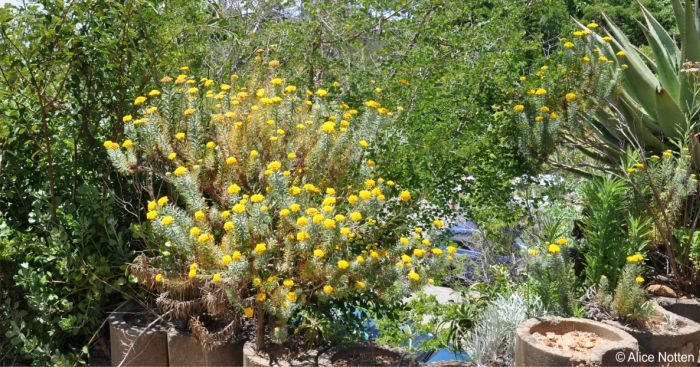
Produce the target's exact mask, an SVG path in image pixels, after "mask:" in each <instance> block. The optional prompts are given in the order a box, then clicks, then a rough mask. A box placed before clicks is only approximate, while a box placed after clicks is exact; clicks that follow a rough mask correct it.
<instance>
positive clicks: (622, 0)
mask: <svg viewBox="0 0 700 367" xmlns="http://www.w3.org/2000/svg"><path fill="white" fill-rule="evenodd" d="M571 2H572V3H573V2H576V3H578V4H576V5H575V9H574V12H573V13H572V15H573V16H575V17H576V18H578V19H583V20H585V21H586V22H590V21H597V22H601V21H602V15H601V13H605V15H606V16H608V17H609V18H610V19H611V20H612V21H614V22H615V23H616V24H620V29H621V30H622V31H623V32H624V33H625V34H626V35H627V36H628V37H629V39H630V41H631V42H632V44H633V45H637V46H639V45H643V44H644V43H645V42H646V38H645V35H644V31H643V29H642V28H640V27H639V23H640V22H641V23H643V22H644V14H643V13H642V11H641V9H640V8H639V7H638V6H635V4H634V3H631V2H629V1H627V0H577V1H571ZM640 3H641V4H642V5H643V6H644V7H646V8H647V9H648V10H649V12H650V13H652V14H653V15H654V17H656V19H658V21H659V23H660V24H661V25H662V26H663V27H664V28H665V29H668V30H669V31H672V32H673V33H674V34H677V33H678V28H677V26H676V22H675V17H674V14H673V7H672V6H671V0H641V1H640Z"/></svg>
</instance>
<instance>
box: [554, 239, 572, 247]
mask: <svg viewBox="0 0 700 367" xmlns="http://www.w3.org/2000/svg"><path fill="white" fill-rule="evenodd" d="M556 243H557V245H559V246H565V245H566V244H567V243H569V240H567V239H566V238H564V237H559V238H557V241H556Z"/></svg>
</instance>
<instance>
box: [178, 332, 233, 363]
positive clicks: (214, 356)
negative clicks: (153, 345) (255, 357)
mask: <svg viewBox="0 0 700 367" xmlns="http://www.w3.org/2000/svg"><path fill="white" fill-rule="evenodd" d="M244 342H245V341H244V340H239V341H235V342H230V343H226V344H224V345H221V346H219V347H217V348H215V349H214V350H210V351H209V350H205V349H204V348H203V347H202V345H201V344H200V343H199V342H198V341H197V340H196V339H195V338H194V337H193V336H192V334H190V333H187V332H181V331H178V330H175V329H174V328H172V329H170V330H169V331H168V363H169V366H171V367H174V366H181V367H185V366H242V365H243V344H244Z"/></svg>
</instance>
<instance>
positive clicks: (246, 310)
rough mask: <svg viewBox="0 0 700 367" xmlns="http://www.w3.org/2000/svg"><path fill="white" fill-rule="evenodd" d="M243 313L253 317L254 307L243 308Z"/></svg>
mask: <svg viewBox="0 0 700 367" xmlns="http://www.w3.org/2000/svg"><path fill="white" fill-rule="evenodd" d="M243 314H244V315H245V317H247V318H251V317H253V309H252V308H250V307H246V308H245V309H244V310H243Z"/></svg>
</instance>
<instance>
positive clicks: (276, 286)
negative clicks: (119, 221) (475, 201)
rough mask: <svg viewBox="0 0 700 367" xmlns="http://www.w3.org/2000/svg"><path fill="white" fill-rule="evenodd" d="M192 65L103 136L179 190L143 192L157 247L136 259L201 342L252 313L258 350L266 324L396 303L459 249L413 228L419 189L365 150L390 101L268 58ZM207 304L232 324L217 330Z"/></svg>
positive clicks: (143, 170)
mask: <svg viewBox="0 0 700 367" xmlns="http://www.w3.org/2000/svg"><path fill="white" fill-rule="evenodd" d="M187 72H188V69H187V68H186V67H183V68H182V74H180V75H178V76H177V77H175V78H171V77H164V78H163V79H162V80H161V84H162V86H161V87H160V88H158V89H153V90H151V91H150V92H149V93H147V94H146V95H144V96H139V97H137V98H136V99H135V100H134V106H135V109H136V110H137V112H136V113H135V114H133V115H127V116H124V117H123V118H122V120H123V122H124V133H125V135H126V139H125V140H124V141H123V142H121V143H117V142H112V141H106V142H105V144H104V145H105V148H106V149H107V150H108V153H109V157H110V159H111V160H112V162H113V164H114V166H115V167H116V168H117V169H118V170H119V171H120V172H121V173H123V174H125V175H134V176H136V177H139V178H141V179H145V180H153V181H157V180H162V181H163V182H164V183H166V184H167V187H169V188H170V189H171V190H172V191H171V192H172V193H171V194H170V195H167V196H162V197H160V198H157V195H155V194H152V196H153V200H151V201H149V202H148V203H147V207H146V208H145V209H144V212H145V213H146V214H145V215H146V217H147V219H148V220H149V221H150V226H149V227H148V228H150V230H151V231H152V233H153V234H154V235H155V236H156V238H158V239H159V241H158V243H159V248H158V249H157V250H158V254H157V255H154V256H151V257H146V256H145V255H141V256H139V257H138V258H137V260H136V261H135V262H134V264H132V270H133V271H134V273H135V274H136V275H137V277H138V278H139V281H140V282H141V283H142V284H144V285H146V286H148V287H150V288H152V289H155V290H157V291H159V292H160V297H159V299H158V304H159V305H160V306H161V307H162V308H163V311H165V312H170V313H171V314H172V315H174V316H177V317H181V318H188V319H189V325H190V328H191V329H192V331H193V332H194V333H195V335H196V336H198V338H200V341H203V342H204V344H205V345H209V346H213V345H216V344H218V343H220V342H222V341H225V340H226V339H228V338H229V337H230V336H232V335H233V334H235V333H236V332H237V331H238V330H240V328H241V327H242V325H243V324H245V319H246V318H251V319H255V324H256V325H257V334H256V342H257V343H258V347H259V348H260V347H261V346H262V343H263V341H264V335H265V333H266V335H267V336H268V337H269V339H270V340H272V341H274V342H278V343H281V342H284V341H285V340H287V337H288V336H289V335H290V332H297V331H299V330H303V329H305V327H306V325H304V320H303V318H301V319H300V318H299V317H297V316H295V315H300V314H302V313H303V312H301V311H303V310H305V311H310V312H307V313H311V314H314V313H316V314H318V313H321V312H322V311H324V310H325V311H327V310H328V309H329V308H330V309H332V308H334V307H342V306H343V305H347V303H348V302H351V301H352V300H356V299H372V300H373V301H374V304H375V305H378V307H379V306H381V304H383V302H394V301H396V300H397V299H401V297H403V296H405V295H406V294H408V293H409V292H411V291H412V290H415V289H418V288H419V287H421V286H422V285H423V284H424V283H425V282H428V281H432V280H431V279H430V276H431V275H430V274H431V273H430V270H429V269H433V268H435V267H436V266H441V265H442V264H446V263H448V262H449V261H451V260H452V255H453V254H454V253H455V252H456V249H455V248H454V247H448V248H445V249H442V248H439V247H436V246H434V245H433V244H431V242H430V240H429V236H428V235H427V228H426V229H423V228H413V229H409V228H408V224H407V221H406V217H407V215H408V214H409V213H410V211H411V208H412V204H413V203H414V202H415V198H414V197H413V196H412V194H411V192H410V191H409V190H408V189H406V188H404V187H401V185H400V184H399V183H396V182H393V181H391V180H390V179H385V178H382V177H377V175H376V174H375V162H374V161H373V160H371V159H368V157H367V156H366V151H365V149H366V148H367V147H368V146H369V145H370V144H372V141H373V139H374V138H375V135H376V132H377V131H378V130H379V129H380V128H381V127H382V125H383V124H385V123H386V122H387V121H390V120H391V119H392V115H393V113H392V112H391V111H390V110H389V109H388V108H386V107H383V106H382V105H381V104H380V103H379V102H377V101H373V100H370V101H366V102H365V103H364V105H363V106H349V105H347V104H345V103H343V102H339V101H337V100H335V99H334V98H333V97H334V96H335V95H339V93H340V88H339V86H338V85H337V84H334V86H332V87H331V88H329V89H322V88H319V89H315V90H306V89H302V88H297V87H296V86H294V85H288V84H286V83H285V81H284V80H283V79H282V78H281V77H279V62H278V61H276V60H272V61H269V62H263V61H262V56H259V57H258V58H257V62H256V64H255V65H254V66H253V67H252V69H251V72H250V75H249V77H247V78H244V77H240V76H238V75H232V76H231V79H230V81H228V80H227V81H226V82H225V83H219V82H215V81H213V80H211V79H208V78H201V79H197V78H195V77H194V76H192V75H188V74H187ZM433 226H436V227H442V222H441V221H439V220H436V221H435V222H434V223H433ZM325 311H324V312H325ZM203 313H206V314H207V315H208V317H212V318H214V319H218V320H220V321H225V325H227V326H226V327H224V328H223V329H222V330H220V331H218V332H216V333H210V332H209V331H208V330H207V328H206V327H205V325H204V323H203V322H201V321H200V318H199V316H202V314H203Z"/></svg>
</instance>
